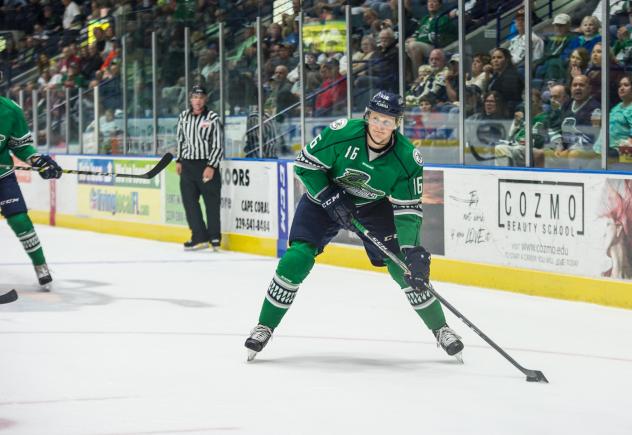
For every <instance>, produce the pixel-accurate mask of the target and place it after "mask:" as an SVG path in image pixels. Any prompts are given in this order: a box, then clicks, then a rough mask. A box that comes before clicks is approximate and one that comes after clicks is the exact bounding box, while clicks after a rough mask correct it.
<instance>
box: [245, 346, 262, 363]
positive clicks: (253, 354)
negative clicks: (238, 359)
mask: <svg viewBox="0 0 632 435" xmlns="http://www.w3.org/2000/svg"><path fill="white" fill-rule="evenodd" d="M258 353H259V352H256V351H254V350H250V349H248V359H247V360H246V362H253V361H254V360H255V357H256V356H257V354H258Z"/></svg>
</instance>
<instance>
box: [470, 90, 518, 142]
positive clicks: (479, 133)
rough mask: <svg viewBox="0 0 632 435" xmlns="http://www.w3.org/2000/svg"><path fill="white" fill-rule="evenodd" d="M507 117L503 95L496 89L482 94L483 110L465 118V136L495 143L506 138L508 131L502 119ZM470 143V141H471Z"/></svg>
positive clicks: (473, 140) (472, 140) (474, 140)
mask: <svg viewBox="0 0 632 435" xmlns="http://www.w3.org/2000/svg"><path fill="white" fill-rule="evenodd" d="M506 119H507V109H506V107H505V101H504V99H503V96H502V95H501V94H500V92H498V91H489V92H487V93H486V94H484V96H483V110H482V111H480V112H478V113H475V114H474V115H472V116H470V117H469V118H467V122H466V127H467V129H468V130H469V131H467V132H466V134H465V138H466V140H468V141H471V142H473V143H474V144H476V143H481V144H484V145H495V144H497V143H498V142H499V141H501V140H507V136H508V131H507V129H506V128H505V125H504V123H503V122H501V121H503V120H506ZM471 145H472V143H471Z"/></svg>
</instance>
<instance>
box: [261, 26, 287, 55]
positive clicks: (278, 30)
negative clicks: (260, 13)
mask: <svg viewBox="0 0 632 435" xmlns="http://www.w3.org/2000/svg"><path fill="white" fill-rule="evenodd" d="M282 41H283V28H282V27H281V25H280V24H279V23H272V24H270V25H269V26H268V28H267V29H266V36H265V37H264V38H263V43H264V44H265V47H266V48H267V49H268V50H270V49H271V47H272V46H273V45H275V44H280V43H281V42H282Z"/></svg>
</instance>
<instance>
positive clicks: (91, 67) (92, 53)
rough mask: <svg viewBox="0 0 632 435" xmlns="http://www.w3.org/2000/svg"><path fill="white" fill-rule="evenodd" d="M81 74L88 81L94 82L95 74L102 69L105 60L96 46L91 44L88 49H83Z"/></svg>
mask: <svg viewBox="0 0 632 435" xmlns="http://www.w3.org/2000/svg"><path fill="white" fill-rule="evenodd" d="M81 52H82V59H81V74H82V75H83V76H84V77H85V78H86V80H92V79H93V78H94V76H95V73H96V72H97V71H98V70H99V69H100V68H101V65H102V64H103V58H102V57H101V54H100V53H99V50H98V49H97V46H96V44H90V45H89V46H88V47H83V48H82V49H81Z"/></svg>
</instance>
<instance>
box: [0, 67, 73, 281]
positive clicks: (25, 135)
mask: <svg viewBox="0 0 632 435" xmlns="http://www.w3.org/2000/svg"><path fill="white" fill-rule="evenodd" d="M0 80H1V79H0ZM11 153H13V154H14V155H15V156H16V157H17V158H19V159H20V160H22V161H25V162H29V163H30V164H31V165H33V166H34V167H38V168H39V171H38V172H39V174H40V175H41V176H42V178H44V179H50V178H59V177H61V174H62V170H61V168H60V167H59V165H58V164H57V163H56V162H55V161H54V160H53V159H52V158H51V157H49V156H47V155H41V154H39V153H38V152H37V150H36V149H35V148H34V147H33V138H32V136H31V132H30V131H29V129H28V126H27V124H26V120H25V119H24V114H23V113H22V109H21V108H20V106H18V105H17V104H16V103H15V102H13V101H12V100H10V99H8V98H5V97H0V164H2V165H10V166H12V165H13V159H12V158H11ZM0 213H1V214H2V216H4V218H5V219H6V220H7V222H8V223H9V226H10V227H11V229H12V230H13V232H14V233H15V235H16V236H17V237H18V239H20V242H21V243H22V246H24V250H25V251H26V253H27V254H28V255H29V257H31V261H32V262H33V266H34V267H35V273H36V275H37V279H38V281H39V283H40V285H41V286H42V287H43V289H45V290H48V289H49V285H50V283H51V281H52V280H53V278H52V277H51V275H50V271H49V270H48V266H47V265H46V259H45V258H44V251H43V250H42V246H41V245H40V241H39V238H38V237H37V233H36V232H35V229H34V228H33V223H32V222H31V219H30V218H29V216H28V214H27V208H26V203H25V202H24V197H23V196H22V192H21V191H20V186H19V185H18V181H17V178H16V176H15V173H14V170H13V169H12V168H11V169H2V168H0Z"/></svg>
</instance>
